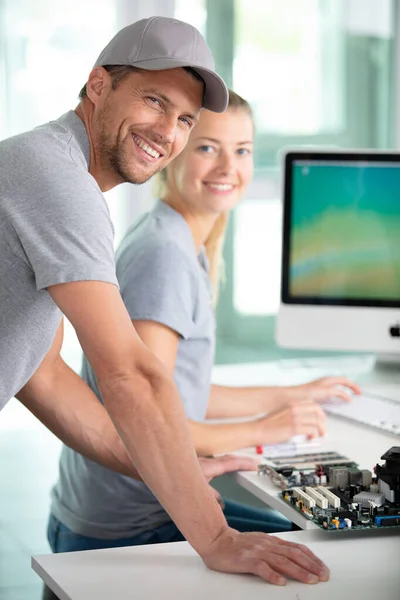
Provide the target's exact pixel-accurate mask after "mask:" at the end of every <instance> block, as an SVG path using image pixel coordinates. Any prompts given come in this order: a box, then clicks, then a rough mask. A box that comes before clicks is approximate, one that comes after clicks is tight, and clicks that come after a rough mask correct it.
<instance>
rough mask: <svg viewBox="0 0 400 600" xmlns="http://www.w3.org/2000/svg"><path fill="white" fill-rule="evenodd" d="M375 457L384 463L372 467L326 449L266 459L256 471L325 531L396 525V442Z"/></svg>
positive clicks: (399, 490) (399, 519)
mask: <svg viewBox="0 0 400 600" xmlns="http://www.w3.org/2000/svg"><path fill="white" fill-rule="evenodd" d="M322 455H323V456H322ZM314 458H317V461H318V462H315V460H314ZM381 458H382V459H384V460H386V462H385V464H384V465H379V464H377V465H375V467H374V469H373V472H371V471H369V470H367V469H359V468H358V465H357V463H354V462H352V461H351V460H349V459H348V458H346V457H344V456H341V455H339V454H337V453H327V452H326V453H319V455H318V457H316V456H315V455H311V454H307V455H303V456H298V455H297V456H294V457H286V458H285V459H284V461H283V463H281V461H276V460H273V461H272V460H267V461H266V464H264V465H260V467H259V472H260V473H262V474H264V475H267V476H269V477H270V478H271V480H272V481H273V482H274V483H275V485H277V486H278V487H279V488H280V489H281V490H282V491H281V493H280V495H281V497H282V499H283V500H284V501H285V502H286V503H287V504H289V505H290V506H291V507H292V508H293V509H294V510H296V511H297V512H299V513H301V514H302V515H303V516H305V517H306V518H308V519H310V520H311V521H312V522H313V523H315V524H316V525H318V526H319V527H320V528H321V529H324V530H325V531H343V530H349V529H355V530H357V529H358V530H359V529H381V528H392V527H400V448H399V447H393V448H391V449H390V450H388V451H387V452H386V453H385V454H384V455H383V456H382V457H381Z"/></svg>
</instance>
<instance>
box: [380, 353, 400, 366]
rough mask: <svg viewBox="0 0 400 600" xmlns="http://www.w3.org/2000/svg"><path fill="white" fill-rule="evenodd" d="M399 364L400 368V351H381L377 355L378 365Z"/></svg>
mask: <svg viewBox="0 0 400 600" xmlns="http://www.w3.org/2000/svg"><path fill="white" fill-rule="evenodd" d="M390 365H391V366H398V367H399V368H400V353H396V352H393V353H389V352H388V353H385V352H382V353H379V354H377V355H376V366H378V367H379V366H382V367H387V366H390Z"/></svg>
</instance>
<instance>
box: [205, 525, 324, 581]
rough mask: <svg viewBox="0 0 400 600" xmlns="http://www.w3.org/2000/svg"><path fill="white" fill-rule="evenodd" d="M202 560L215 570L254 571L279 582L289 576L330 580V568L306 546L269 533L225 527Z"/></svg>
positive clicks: (264, 577)
mask: <svg viewBox="0 0 400 600" xmlns="http://www.w3.org/2000/svg"><path fill="white" fill-rule="evenodd" d="M202 559H203V561H204V562H205V564H206V565H207V566H208V567H209V568H210V569H213V570H214V571H222V572H224V573H253V574H254V575H258V576H259V577H261V578H262V579H265V581H268V582H269V583H274V584H276V585H285V584H286V583H287V578H288V577H289V578H291V579H297V580H298V581H301V582H302V583H318V582H319V581H328V579H329V569H328V568H327V567H326V566H325V565H324V563H323V562H322V561H321V560H319V558H317V557H316V556H315V554H313V553H312V552H311V550H309V549H308V548H307V547H306V546H303V545H302V544H294V543H291V542H286V541H284V540H281V539H279V538H277V537H275V536H270V535H267V534H265V533H256V532H252V533H239V532H237V531H235V530H233V529H228V530H225V531H224V532H223V533H222V534H221V535H220V536H219V537H218V538H217V539H216V540H215V541H214V543H213V544H212V546H211V548H210V550H209V551H208V552H207V553H203V555H202Z"/></svg>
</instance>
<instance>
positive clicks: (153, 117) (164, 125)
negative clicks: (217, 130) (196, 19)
mask: <svg viewBox="0 0 400 600" xmlns="http://www.w3.org/2000/svg"><path fill="white" fill-rule="evenodd" d="M105 77H106V81H107V78H110V75H109V74H108V73H107V74H105ZM108 83H109V85H108V87H107V88H106V91H105V92H103V93H102V94H100V97H98V102H97V103H96V104H97V106H96V110H95V112H94V119H93V126H92V132H91V133H92V142H93V144H94V147H95V152H96V161H97V162H98V164H99V165H100V166H101V169H102V170H106V171H109V176H110V177H111V178H112V177H114V178H115V183H114V185H116V184H117V183H122V182H130V183H137V184H139V183H144V182H145V181H147V180H148V179H149V178H150V177H152V176H153V175H154V174H155V173H157V172H158V171H160V170H161V169H163V168H164V167H165V166H166V165H167V164H168V163H169V162H170V161H171V160H173V159H174V158H175V157H176V156H177V155H178V154H179V153H180V152H181V151H182V150H183V148H184V147H185V145H186V143H187V141H188V138H189V134H190V132H191V130H192V129H193V127H194V125H195V124H196V122H197V120H198V117H199V113H200V109H201V105H202V97H203V83H202V82H201V81H198V80H197V79H195V78H194V77H193V75H192V74H191V73H189V72H187V71H185V70H184V69H183V68H177V69H168V70H165V71H137V72H133V73H130V74H128V75H126V76H125V77H124V78H123V79H122V80H121V81H120V83H119V84H118V85H117V87H116V88H115V89H112V86H111V83H110V81H108Z"/></svg>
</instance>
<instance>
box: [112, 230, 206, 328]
mask: <svg viewBox="0 0 400 600" xmlns="http://www.w3.org/2000/svg"><path fill="white" fill-rule="evenodd" d="M127 251H128V252H129V248H128V250H127ZM131 254H132V255H131V256H130V257H129V258H130V259H129V258H128V260H127V256H126V255H125V256H124V263H125V265H126V266H125V269H124V272H123V273H122V274H121V275H120V273H119V272H118V262H117V272H118V276H119V283H120V287H121V295H122V298H123V300H124V302H125V306H126V307H127V309H128V312H129V315H130V318H131V319H132V320H133V321H135V320H137V321H142V320H144V321H156V322H157V323H162V324H163V325H166V326H167V327H169V328H171V329H173V330H174V331H176V332H177V333H178V334H179V335H180V336H181V337H183V338H188V337H189V336H190V333H191V331H192V328H193V325H194V313H195V306H196V300H197V293H198V292H197V290H198V288H197V278H196V271H195V268H194V267H195V265H193V264H192V262H191V260H190V259H189V257H188V256H187V255H186V254H185V253H184V252H183V250H182V249H181V248H180V247H179V246H178V245H177V244H174V243H173V242H170V241H169V242H166V243H159V244H157V245H156V246H153V247H151V248H149V247H145V248H142V249H141V250H138V251H137V253H134V252H132V251H131Z"/></svg>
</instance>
